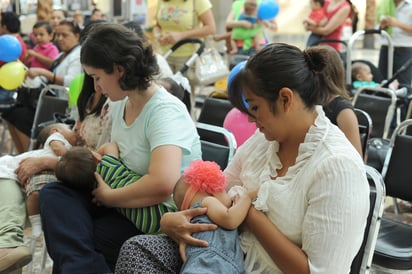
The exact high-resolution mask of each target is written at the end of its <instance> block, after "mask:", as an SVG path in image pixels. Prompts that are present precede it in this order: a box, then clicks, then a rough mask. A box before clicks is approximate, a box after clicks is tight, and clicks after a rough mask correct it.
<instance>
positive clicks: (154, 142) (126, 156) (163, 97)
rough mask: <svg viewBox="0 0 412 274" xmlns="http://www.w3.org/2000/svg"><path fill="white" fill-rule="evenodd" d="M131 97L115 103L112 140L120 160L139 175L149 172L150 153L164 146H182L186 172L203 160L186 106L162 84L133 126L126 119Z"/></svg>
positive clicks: (197, 136) (183, 164)
mask: <svg viewBox="0 0 412 274" xmlns="http://www.w3.org/2000/svg"><path fill="white" fill-rule="evenodd" d="M126 102H127V98H125V99H124V100H122V101H117V102H113V104H112V134H111V137H112V142H116V143H117V144H118V146H119V151H120V159H121V160H122V161H123V163H124V164H125V165H126V166H127V167H128V168H129V169H131V170H133V171H134V172H136V173H137V174H142V175H143V174H147V172H148V169H149V164H150V155H151V152H152V151H153V149H155V148H156V147H158V146H161V145H176V146H179V147H181V148H182V153H183V158H182V171H183V170H184V168H185V167H187V166H188V165H189V163H190V161H192V160H195V159H201V156H202V154H201V148H200V140H199V135H198V134H197V131H196V127H195V124H194V122H193V120H192V118H191V117H190V115H189V113H188V111H187V109H186V106H185V105H184V104H183V103H182V102H181V101H180V100H179V99H177V98H176V97H175V96H173V95H172V94H170V93H169V92H167V91H166V90H165V89H164V88H163V87H160V88H159V89H158V90H157V91H156V92H155V94H154V95H153V96H152V97H151V98H150V99H149V101H147V103H146V104H145V106H144V107H143V109H142V111H141V113H140V114H139V116H138V117H137V118H136V120H135V121H134V122H133V123H132V124H131V125H126V123H125V122H124V119H123V114H124V108H125V104H126Z"/></svg>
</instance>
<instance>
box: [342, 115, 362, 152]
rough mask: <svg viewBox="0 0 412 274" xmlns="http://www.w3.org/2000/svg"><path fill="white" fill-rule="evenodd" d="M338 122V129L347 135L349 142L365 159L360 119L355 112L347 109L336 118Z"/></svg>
mask: <svg viewBox="0 0 412 274" xmlns="http://www.w3.org/2000/svg"><path fill="white" fill-rule="evenodd" d="M336 122H337V123H338V127H339V128H340V129H341V130H342V131H343V133H344V134H345V136H346V138H348V140H349V142H351V144H352V145H353V146H354V147H355V149H356V150H357V151H358V152H359V154H360V155H361V157H363V155H362V154H363V153H362V145H361V142H360V135H359V124H358V119H357V118H356V115H355V113H354V112H353V110H352V109H349V108H346V109H344V110H342V111H341V112H339V114H338V116H337V117H336Z"/></svg>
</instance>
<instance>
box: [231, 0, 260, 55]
mask: <svg viewBox="0 0 412 274" xmlns="http://www.w3.org/2000/svg"><path fill="white" fill-rule="evenodd" d="M237 20H238V21H241V20H243V21H248V22H250V23H251V25H252V26H253V27H257V24H258V17H257V3H256V1H254V0H247V1H245V4H244V6H243V12H242V13H241V14H240V15H239V17H238V19H237ZM258 29H259V30H257V31H254V32H253V35H252V37H248V38H244V39H243V42H244V43H243V50H245V51H246V50H249V49H250V48H251V47H252V45H254V47H255V48H256V51H259V50H260V44H259V43H260V41H259V40H260V35H261V34H262V30H261V27H259V28H258ZM236 31H237V30H235V33H232V36H231V40H230V43H231V45H230V48H231V49H232V50H231V52H230V53H231V54H237V53H238V45H237V43H236V40H237V39H235V37H236Z"/></svg>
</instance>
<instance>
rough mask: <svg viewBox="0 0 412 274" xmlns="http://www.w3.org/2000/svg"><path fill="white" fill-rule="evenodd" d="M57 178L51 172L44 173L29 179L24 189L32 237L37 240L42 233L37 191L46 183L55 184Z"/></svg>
mask: <svg viewBox="0 0 412 274" xmlns="http://www.w3.org/2000/svg"><path fill="white" fill-rule="evenodd" d="M56 181H57V178H56V177H55V176H54V173H53V172H50V171H45V172H42V173H41V174H38V175H34V176H32V177H31V178H30V180H29V183H28V185H27V187H26V193H27V194H26V195H27V198H26V208H27V214H28V215H29V220H30V223H31V234H32V237H34V238H37V237H39V236H40V235H41V233H42V227H41V220H40V210H39V191H40V189H41V188H42V187H43V186H44V185H45V184H47V183H50V182H56Z"/></svg>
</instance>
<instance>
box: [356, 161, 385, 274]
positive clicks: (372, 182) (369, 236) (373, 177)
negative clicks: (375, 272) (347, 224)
mask: <svg viewBox="0 0 412 274" xmlns="http://www.w3.org/2000/svg"><path fill="white" fill-rule="evenodd" d="M365 169H366V175H367V176H368V181H369V187H370V194H369V198H370V202H369V214H368V219H367V223H366V227H365V234H364V237H363V241H362V245H361V247H360V249H359V251H358V253H357V255H356V256H355V258H354V260H353V261H352V265H351V271H350V274H361V273H362V274H363V273H369V270H370V269H371V265H372V258H373V251H374V249H375V245H376V239H377V237H378V231H379V226H380V220H381V218H382V214H383V209H384V200H385V185H384V182H383V179H382V176H381V174H380V173H379V172H378V171H377V170H376V169H374V168H372V167H370V166H365Z"/></svg>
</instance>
